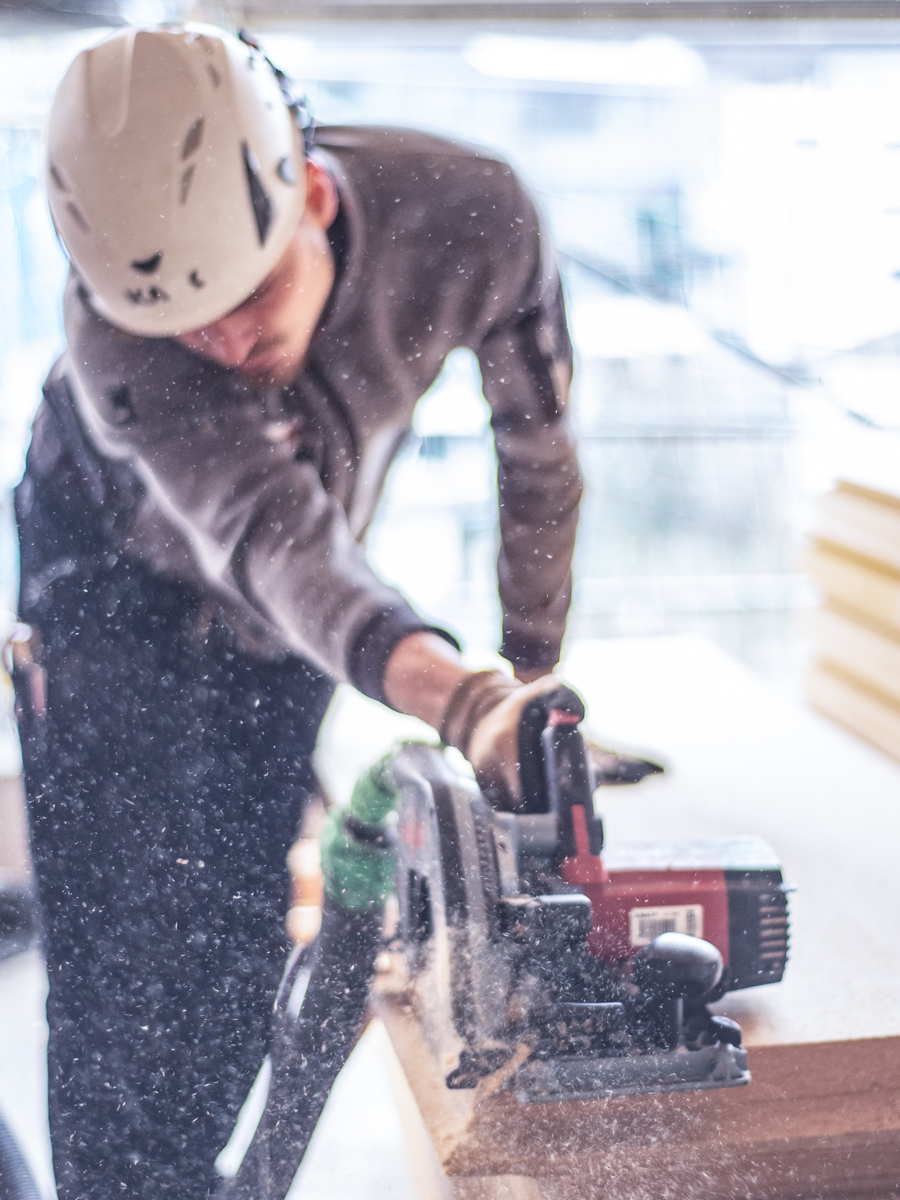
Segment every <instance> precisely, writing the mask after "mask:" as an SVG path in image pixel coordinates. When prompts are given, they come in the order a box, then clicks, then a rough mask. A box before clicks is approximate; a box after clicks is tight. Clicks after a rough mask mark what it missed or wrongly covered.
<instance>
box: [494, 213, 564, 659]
mask: <svg viewBox="0 0 900 1200" xmlns="http://www.w3.org/2000/svg"><path fill="white" fill-rule="evenodd" d="M517 204H518V208H517V211H518V212H519V213H521V216H518V217H517V216H515V215H514V216H513V217H512V222H513V223H515V222H516V221H518V223H519V225H524V227H525V228H524V229H523V230H522V232H521V234H520V235H519V237H518V238H517V241H518V244H519V248H520V253H519V254H518V256H517V260H516V262H515V263H511V264H510V274H513V273H514V272H515V271H516V270H519V271H521V269H522V268H523V267H524V268H530V274H529V276H528V277H527V278H526V279H524V280H523V281H522V283H521V284H520V285H519V286H518V288H517V289H514V295H515V296H516V298H517V300H518V303H517V305H516V307H515V309H514V310H513V311H512V312H511V313H508V315H507V316H506V317H505V318H504V319H502V320H500V321H498V322H497V323H495V324H494V325H493V326H492V328H491V330H490V331H489V333H488V334H487V336H486V337H485V339H484V341H483V342H482V344H481V347H480V348H479V350H478V359H479V363H480V366H481V372H482V377H483V383H484V394H485V398H486V399H487V401H488V403H489V404H490V406H491V410H492V417H491V427H492V430H493V434H494V442H495V446H496V450H497V461H498V492H499V502H500V555H499V561H498V578H499V589H500V601H501V605H502V609H503V642H502V645H501V651H500V652H501V654H503V656H504V657H505V658H507V659H508V660H509V661H510V662H511V663H512V664H513V666H516V667H525V668H540V669H546V670H551V669H552V668H553V667H554V666H555V665H556V663H557V661H558V659H559V652H560V646H561V644H562V638H563V634H564V632H565V624H566V616H567V614H568V610H569V604H570V600H571V594H572V572H571V568H572V554H573V551H574V546H575V533H576V528H577V524H578V505H579V501H580V498H581V490H582V484H581V472H580V469H579V465H578V458H577V453H576V446H575V437H574V433H573V430H572V427H571V422H570V418H569V415H568V412H567V407H568V398H569V386H570V383H571V378H572V349H571V344H570V341H569V335H568V330H567V328H566V316H565V306H564V302H563V296H562V289H561V286H560V280H559V274H558V272H557V269H556V264H555V262H554V261H553V258H552V255H551V253H550V249H549V239H548V238H547V236H546V234H545V233H544V231H543V230H542V229H541V226H540V222H539V219H538V217H537V215H536V214H535V211H534V207H533V205H532V204H531V202H530V200H529V199H528V197H527V196H525V195H524V194H523V193H521V192H520V193H519V196H518V200H517ZM526 239H527V242H528V243H530V247H531V251H530V253H524V252H523V251H524V247H523V245H522V243H523V241H526Z"/></svg>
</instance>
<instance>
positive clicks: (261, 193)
mask: <svg viewBox="0 0 900 1200" xmlns="http://www.w3.org/2000/svg"><path fill="white" fill-rule="evenodd" d="M241 150H242V151H243V154H244V170H245V171H246V172H247V187H248V189H249V191H250V203H251V205H252V206H253V216H254V218H255V220H256V231H257V233H258V234H259V244H260V245H261V246H263V245H265V241H266V235H267V234H268V232H269V226H270V225H271V224H272V217H273V215H274V213H273V205H272V201H271V199H270V198H269V194H268V192H267V191H266V189H265V188H264V187H263V184H262V180H261V179H260V177H259V162H258V161H257V158H256V155H255V154H254V153H253V151H252V150H251V149H250V147H249V146H248V145H247V143H246V142H242V143H241Z"/></svg>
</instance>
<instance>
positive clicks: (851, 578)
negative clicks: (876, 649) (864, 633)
mask: <svg viewBox="0 0 900 1200" xmlns="http://www.w3.org/2000/svg"><path fill="white" fill-rule="evenodd" d="M804 565H805V567H806V569H807V571H809V573H810V574H811V575H812V576H813V578H814V579H815V581H816V583H817V584H818V585H819V587H820V588H821V589H822V591H823V592H824V593H825V596H826V598H827V600H828V601H829V602H831V603H832V604H834V605H837V606H838V607H841V608H846V609H848V610H849V611H851V612H853V613H857V614H859V615H860V616H861V617H863V619H868V620H870V621H872V622H874V623H875V624H878V625H883V626H885V627H886V628H888V629H891V630H895V631H896V632H897V633H898V634H900V574H895V573H893V572H890V571H887V570H885V569H884V568H882V567H879V566H878V564H877V563H874V562H872V561H870V560H868V559H865V558H862V557H859V556H854V555H851V554H848V553H847V552H845V551H842V550H840V549H839V548H838V547H833V546H827V545H825V544H824V543H822V542H818V543H816V544H815V545H812V546H810V547H809V548H808V549H807V551H806V554H805V561H804Z"/></svg>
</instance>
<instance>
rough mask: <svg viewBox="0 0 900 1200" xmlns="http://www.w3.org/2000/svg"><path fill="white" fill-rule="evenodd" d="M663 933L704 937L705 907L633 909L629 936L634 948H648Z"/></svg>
mask: <svg viewBox="0 0 900 1200" xmlns="http://www.w3.org/2000/svg"><path fill="white" fill-rule="evenodd" d="M661 933H688V934H690V935H691V937H703V905H702V904H674V905H672V907H671V908H632V909H629V911H628V935H629V937H630V939H631V944H632V946H646V945H648V944H649V943H650V942H652V941H653V939H654V938H657V937H659V935H660V934H661Z"/></svg>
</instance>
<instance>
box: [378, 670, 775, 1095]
mask: <svg viewBox="0 0 900 1200" xmlns="http://www.w3.org/2000/svg"><path fill="white" fill-rule="evenodd" d="M583 718H584V709H583V706H582V704H581V701H580V699H579V698H578V696H577V695H576V694H575V693H574V692H572V691H570V690H569V689H568V688H560V689H559V690H558V691H557V692H553V693H550V694H549V696H544V697H541V698H540V699H538V700H536V701H535V702H533V703H532V705H531V706H530V707H529V708H528V709H527V710H526V712H525V713H524V714H523V718H522V721H521V724H520V732H519V761H520V776H521V779H522V790H523V799H522V801H521V802H520V803H519V804H518V805H517V806H516V807H515V808H514V809H513V810H512V811H500V810H499V809H497V808H495V807H494V806H493V805H492V804H491V803H490V799H491V798H490V797H488V796H485V795H484V794H482V792H481V791H479V789H478V787H477V786H476V784H475V783H474V781H473V780H472V778H471V775H467V774H466V773H465V770H464V768H463V764H462V762H461V761H460V762H459V764H458V765H454V761H453V760H452V759H451V758H450V757H449V756H448V755H446V754H445V753H444V752H442V751H441V750H440V749H438V748H436V747H433V746H425V745H421V744H407V745H404V746H403V747H401V748H400V749H399V750H398V752H397V753H396V755H395V756H394V758H393V760H392V764H391V767H392V773H393V776H394V779H395V781H396V783H397V786H398V789H399V792H400V802H399V806H398V818H397V819H398V824H397V840H396V847H395V861H396V869H397V876H396V890H397V897H398V901H399V931H398V938H399V946H400V949H401V951H402V958H403V961H404V963H405V969H406V974H407V980H408V985H409V990H410V994H411V998H412V1000H413V1003H414V1006H415V1008H416V1010H417V1013H418V1016H419V1019H420V1021H421V1024H422V1027H423V1030H424V1033H425V1037H426V1039H427V1041H428V1043H429V1045H430V1047H431V1050H432V1051H433V1053H434V1054H435V1056H436V1058H437V1060H438V1062H439V1063H440V1064H441V1065H442V1069H443V1072H444V1077H445V1081H446V1085H447V1086H448V1087H449V1088H471V1087H475V1086H476V1085H477V1084H478V1082H479V1081H480V1080H481V1079H483V1078H485V1077H486V1076H489V1075H493V1074H494V1073H495V1072H501V1074H500V1075H499V1076H498V1079H499V1080H500V1081H501V1086H503V1087H505V1088H510V1089H513V1090H514V1092H515V1094H516V1095H517V1097H518V1098H519V1099H520V1100H522V1101H526V1102H528V1101H543V1100H552V1099H562V1098H566V1099H576V1098H590V1097H600V1096H616V1095H627V1094H634V1093H654V1092H669V1091H683V1090H694V1089H698V1088H710V1087H736V1086H740V1085H742V1084H746V1083H748V1082H749V1079H750V1074H749V1071H748V1068H747V1054H746V1050H745V1049H744V1048H743V1047H742V1045H741V1031H740V1028H739V1026H738V1025H737V1024H736V1023H735V1022H734V1021H732V1020H730V1019H729V1018H727V1017H723V1016H718V1015H716V1014H714V1013H713V1012H712V1011H711V1009H710V1007H709V1006H710V1004H712V1003H713V1002H714V1001H715V1000H717V999H719V998H720V997H721V996H723V995H724V994H725V993H726V992H728V991H733V990H736V989H738V988H746V987H755V986H757V985H759V984H769V983H776V982H778V980H780V979H781V977H782V975H783V973H784V969H785V963H786V960H787V951H788V911H787V895H786V893H787V891H788V890H789V889H787V887H786V886H785V884H784V881H783V878H782V872H781V868H780V866H779V863H778V861H777V859H776V858H775V856H774V854H773V852H772V851H771V850H770V849H769V847H768V846H767V845H766V844H765V843H764V842H763V841H762V840H761V839H759V838H755V837H748V838H736V839H700V840H694V841H684V842H668V843H666V842H656V843H646V844H630V845H622V846H619V847H618V848H616V847H612V848H610V849H609V850H607V851H606V853H605V854H604V853H603V851H604V834H603V822H602V820H601V818H600V817H599V816H597V815H595V812H594V803H593V795H594V792H595V790H596V784H597V783H598V782H599V783H604V782H621V781H622V779H623V778H629V779H634V780H636V779H638V778H640V776H641V775H642V774H643V773H644V772H643V771H642V770H640V769H638V770H636V771H635V770H629V769H627V768H626V770H625V771H624V773H623V772H622V771H621V770H620V771H619V772H618V775H617V774H616V771H615V770H614V771H613V772H612V775H611V776H610V775H609V773H607V777H606V778H601V779H599V780H598V779H597V778H596V776H595V774H594V773H593V772H592V768H591V763H590V761H589V758H588V754H587V752H586V749H585V743H584V740H583V738H582V735H581V732H580V728H579V726H580V723H581V721H582V720H583ZM631 763H632V765H633V763H634V760H631Z"/></svg>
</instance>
